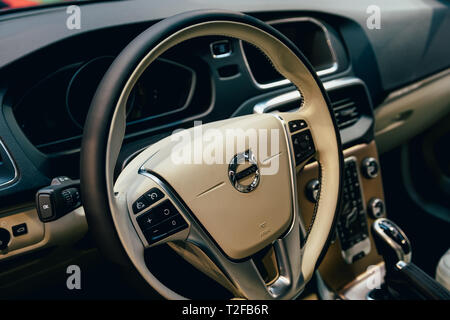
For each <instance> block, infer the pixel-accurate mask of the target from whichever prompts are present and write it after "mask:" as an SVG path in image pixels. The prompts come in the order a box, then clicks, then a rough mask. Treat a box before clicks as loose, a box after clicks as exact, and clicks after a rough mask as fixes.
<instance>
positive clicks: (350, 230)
mask: <svg viewBox="0 0 450 320" xmlns="http://www.w3.org/2000/svg"><path fill="white" fill-rule="evenodd" d="M344 159H345V167H344V177H343V179H344V181H343V183H344V184H343V194H342V206H341V208H342V209H341V212H340V215H339V217H338V219H337V223H336V237H335V238H334V240H333V241H332V243H331V245H330V247H329V249H328V252H327V254H326V255H325V257H324V259H323V261H322V263H321V265H320V267H319V273H320V276H321V280H323V282H324V284H325V285H326V286H327V287H328V288H329V289H330V290H331V291H333V292H335V293H337V294H338V295H339V293H341V292H343V290H344V289H347V286H348V285H349V284H350V283H352V282H353V281H354V280H355V279H357V278H358V277H360V276H361V275H363V274H365V273H366V272H367V271H368V270H371V268H373V267H374V266H380V264H382V262H383V259H382V257H381V256H380V255H379V254H378V253H377V250H376V249H375V243H374V240H373V236H372V230H371V229H370V226H371V225H372V223H373V222H374V221H375V220H376V219H377V218H379V217H383V216H385V208H384V194H383V186H382V180H381V172H380V169H379V165H378V153H377V149H376V145H375V142H371V143H368V144H358V145H355V146H353V147H350V148H347V149H345V150H344ZM318 178H319V169H318V165H317V163H310V164H308V165H307V166H305V168H304V169H303V171H302V172H301V173H300V174H299V175H298V179H297V180H298V181H297V183H298V186H297V190H298V197H299V204H300V207H301V214H302V218H303V220H304V223H305V225H309V223H310V221H311V219H312V213H313V212H314V206H315V197H316V196H317V191H318V189H319V184H320V183H319V180H318Z"/></svg>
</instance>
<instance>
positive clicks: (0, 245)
mask: <svg viewBox="0 0 450 320" xmlns="http://www.w3.org/2000/svg"><path fill="white" fill-rule="evenodd" d="M10 240H11V234H10V233H9V231H8V230H6V229H4V228H0V250H5V249H6V248H8V244H9V241H10Z"/></svg>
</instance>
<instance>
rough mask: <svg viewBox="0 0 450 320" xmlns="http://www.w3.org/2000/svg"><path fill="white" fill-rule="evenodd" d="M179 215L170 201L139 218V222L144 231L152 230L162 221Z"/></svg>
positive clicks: (165, 201)
mask: <svg viewBox="0 0 450 320" xmlns="http://www.w3.org/2000/svg"><path fill="white" fill-rule="evenodd" d="M175 215H178V210H177V209H176V208H175V206H174V205H173V204H172V202H170V201H169V200H164V201H163V202H162V203H161V204H159V205H157V206H155V207H154V208H152V209H151V210H150V211H148V212H146V213H144V214H143V215H141V216H139V217H138V218H137V222H138V224H139V227H140V228H141V230H142V231H145V230H147V229H149V228H152V227H153V226H155V225H156V224H158V223H160V222H161V221H163V220H165V219H168V218H171V217H173V216H175Z"/></svg>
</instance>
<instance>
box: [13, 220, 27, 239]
mask: <svg viewBox="0 0 450 320" xmlns="http://www.w3.org/2000/svg"><path fill="white" fill-rule="evenodd" d="M11 229H12V232H13V235H14V237H20V236H23V235H24V234H27V233H28V228H27V224H26V223H21V224H18V225H15V226H13V227H12V228H11Z"/></svg>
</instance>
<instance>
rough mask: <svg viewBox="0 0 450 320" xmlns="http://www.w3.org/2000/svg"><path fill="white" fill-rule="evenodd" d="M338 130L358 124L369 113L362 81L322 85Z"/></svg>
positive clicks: (331, 82) (341, 81) (354, 80)
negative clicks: (328, 98)
mask: <svg viewBox="0 0 450 320" xmlns="http://www.w3.org/2000/svg"><path fill="white" fill-rule="evenodd" d="M324 87H325V89H326V90H327V93H328V96H329V97H330V101H331V105H332V107H333V111H334V115H335V117H336V122H337V125H338V127H339V129H340V130H343V129H347V128H349V127H352V129H353V126H355V125H358V123H360V122H361V121H360V120H361V119H362V118H364V116H365V115H367V114H368V112H369V113H370V112H371V111H370V108H371V107H370V100H369V96H368V95H367V91H366V88H365V86H364V84H363V83H362V81H360V80H357V79H353V78H344V79H337V80H332V81H329V82H325V83H324Z"/></svg>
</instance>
